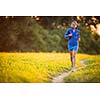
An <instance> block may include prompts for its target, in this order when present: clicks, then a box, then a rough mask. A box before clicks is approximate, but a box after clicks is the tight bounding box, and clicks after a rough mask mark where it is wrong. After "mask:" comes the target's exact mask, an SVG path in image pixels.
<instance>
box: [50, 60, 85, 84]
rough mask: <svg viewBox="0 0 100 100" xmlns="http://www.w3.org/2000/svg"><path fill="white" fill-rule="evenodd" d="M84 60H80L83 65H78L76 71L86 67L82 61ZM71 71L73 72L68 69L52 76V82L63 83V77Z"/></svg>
mask: <svg viewBox="0 0 100 100" xmlns="http://www.w3.org/2000/svg"><path fill="white" fill-rule="evenodd" d="M85 61H86V59H85V60H81V61H80V62H81V63H82V64H83V67H80V68H76V69H75V71H78V70H81V69H83V68H85V67H86V64H85V63H84V62H85ZM71 73H73V72H72V71H68V72H64V73H62V74H61V75H59V76H57V77H54V78H53V80H52V83H64V80H63V79H64V77H66V76H68V75H70V74H71Z"/></svg>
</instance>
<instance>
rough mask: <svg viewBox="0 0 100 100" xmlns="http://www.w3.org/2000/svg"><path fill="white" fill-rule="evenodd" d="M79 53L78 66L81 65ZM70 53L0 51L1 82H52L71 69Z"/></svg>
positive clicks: (82, 56) (84, 56)
mask: <svg viewBox="0 0 100 100" xmlns="http://www.w3.org/2000/svg"><path fill="white" fill-rule="evenodd" d="M86 56H87V55H81V54H79V55H77V64H76V67H81V66H82V64H81V63H80V61H79V60H80V59H84V58H86ZM70 66H71V63H70V58H69V54H68V53H0V82H50V81H51V79H52V77H54V76H57V75H59V74H60V73H62V72H65V71H66V72H67V71H69V70H70V68H71V67H70Z"/></svg>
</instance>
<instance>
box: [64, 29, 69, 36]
mask: <svg viewBox="0 0 100 100" xmlns="http://www.w3.org/2000/svg"><path fill="white" fill-rule="evenodd" d="M68 34H69V30H67V31H66V33H65V35H64V38H68V37H69V36H68Z"/></svg>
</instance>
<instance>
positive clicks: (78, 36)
mask: <svg viewBox="0 0 100 100" xmlns="http://www.w3.org/2000/svg"><path fill="white" fill-rule="evenodd" d="M79 38H80V31H78V35H77V39H79Z"/></svg>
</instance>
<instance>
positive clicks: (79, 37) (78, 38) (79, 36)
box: [77, 33, 80, 42]
mask: <svg viewBox="0 0 100 100" xmlns="http://www.w3.org/2000/svg"><path fill="white" fill-rule="evenodd" d="M77 38H78V42H80V33H78V36H77Z"/></svg>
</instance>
